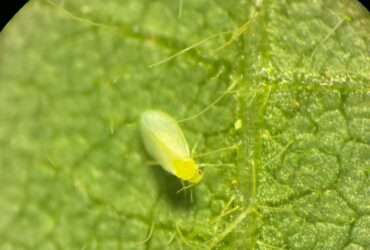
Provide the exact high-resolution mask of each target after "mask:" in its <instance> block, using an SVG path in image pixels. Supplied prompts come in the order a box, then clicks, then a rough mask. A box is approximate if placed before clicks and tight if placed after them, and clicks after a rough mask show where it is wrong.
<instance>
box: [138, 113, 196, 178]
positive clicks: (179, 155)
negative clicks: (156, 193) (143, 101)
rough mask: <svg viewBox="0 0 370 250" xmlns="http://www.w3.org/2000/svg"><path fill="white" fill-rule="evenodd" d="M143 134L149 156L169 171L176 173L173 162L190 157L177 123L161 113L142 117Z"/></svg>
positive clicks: (145, 114) (147, 114)
mask: <svg viewBox="0 0 370 250" xmlns="http://www.w3.org/2000/svg"><path fill="white" fill-rule="evenodd" d="M140 125H141V133H142V137H143V140H144V145H145V147H146V149H147V151H148V152H149V154H150V155H151V156H152V157H153V158H154V159H155V160H157V161H158V162H159V163H160V164H161V165H162V166H163V167H164V168H165V169H166V170H167V171H169V172H171V173H174V169H173V166H172V164H173V160H174V159H186V158H189V157H190V151H189V146H188V143H187V141H186V139H185V136H184V134H183V132H182V130H181V128H180V127H179V125H178V123H177V121H176V120H175V119H173V118H172V117H170V116H169V115H167V114H165V113H163V112H159V111H146V112H144V113H143V114H142V116H141V121H140Z"/></svg>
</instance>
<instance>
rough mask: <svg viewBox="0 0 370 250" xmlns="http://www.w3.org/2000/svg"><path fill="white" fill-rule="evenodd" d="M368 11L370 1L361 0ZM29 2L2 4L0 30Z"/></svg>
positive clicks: (23, 0) (9, 1)
mask: <svg viewBox="0 0 370 250" xmlns="http://www.w3.org/2000/svg"><path fill="white" fill-rule="evenodd" d="M359 1H360V2H361V3H362V4H363V5H364V6H365V7H366V8H367V9H368V10H369V9H370V8H369V6H370V0H359ZM27 2H28V1H27V0H7V1H1V2H0V30H3V28H4V26H5V25H6V24H7V23H8V21H9V20H10V19H11V18H12V17H13V16H14V15H15V14H16V13H17V12H18V10H19V9H20V8H22V7H23V5H24V4H25V3H27Z"/></svg>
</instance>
